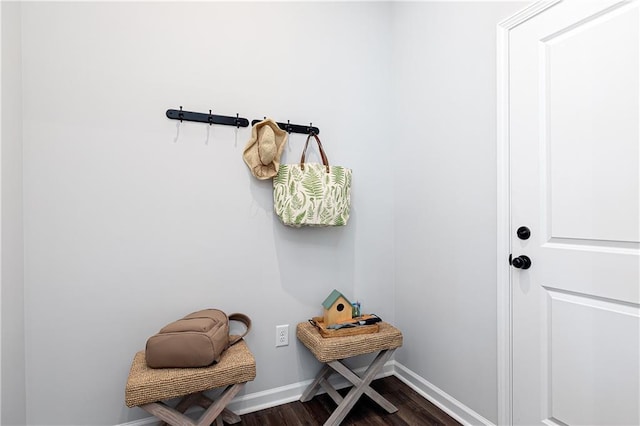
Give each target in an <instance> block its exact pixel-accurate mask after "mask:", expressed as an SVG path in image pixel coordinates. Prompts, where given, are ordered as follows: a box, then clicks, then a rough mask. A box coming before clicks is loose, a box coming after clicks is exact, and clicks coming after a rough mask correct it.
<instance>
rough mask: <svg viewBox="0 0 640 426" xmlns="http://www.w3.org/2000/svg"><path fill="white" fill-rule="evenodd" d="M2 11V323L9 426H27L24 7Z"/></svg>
mask: <svg viewBox="0 0 640 426" xmlns="http://www.w3.org/2000/svg"><path fill="white" fill-rule="evenodd" d="M0 8H2V144H1V146H0V149H1V153H0V157H1V158H2V162H1V163H0V172H1V174H0V182H1V183H2V184H1V187H0V194H1V195H2V200H1V204H2V209H1V211H0V217H1V222H0V230H1V235H2V237H1V248H0V252H1V253H2V256H1V258H0V266H1V267H0V270H1V271H2V273H1V275H0V303H1V304H2V306H1V307H0V311H1V313H2V319H1V321H0V323H1V324H2V328H1V330H0V335H1V336H2V356H1V358H0V359H1V360H2V363H1V365H0V377H2V390H1V393H0V394H1V395H2V398H1V400H0V407H1V412H2V416H1V418H0V423H1V424H3V425H7V426H9V425H24V424H25V422H26V397H25V340H24V336H25V334H24V331H25V329H24V275H23V263H24V262H23V260H24V258H23V235H22V84H21V48H20V47H21V43H20V37H21V19H20V9H21V5H20V3H17V2H1V3H0Z"/></svg>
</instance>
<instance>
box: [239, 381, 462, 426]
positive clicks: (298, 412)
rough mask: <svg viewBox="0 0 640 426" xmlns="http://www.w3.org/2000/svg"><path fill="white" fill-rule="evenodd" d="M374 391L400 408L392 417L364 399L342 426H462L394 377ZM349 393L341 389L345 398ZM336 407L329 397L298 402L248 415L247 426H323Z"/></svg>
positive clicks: (380, 383) (360, 400)
mask: <svg viewBox="0 0 640 426" xmlns="http://www.w3.org/2000/svg"><path fill="white" fill-rule="evenodd" d="M371 387H372V388H373V389H375V390H376V391H377V392H378V393H380V395H382V396H383V397H385V398H386V399H388V400H389V402H391V403H392V404H393V405H395V406H396V407H398V411H397V412H396V413H393V414H389V413H387V412H386V411H385V410H384V409H383V408H382V407H380V406H379V405H378V404H376V403H375V402H373V401H372V400H371V399H369V397H367V396H366V395H363V396H362V397H361V398H360V399H359V400H358V402H357V403H356V405H355V406H354V407H353V409H352V410H351V411H350V412H349V414H348V415H347V417H346V418H345V419H344V421H343V422H342V426H460V423H458V422H457V421H456V420H455V419H453V418H451V417H450V416H449V415H447V414H446V413H445V412H444V411H442V410H440V409H439V408H438V407H436V406H435V405H434V404H432V403H431V402H429V401H427V400H426V399H424V398H423V397H422V396H420V394H418V393H417V392H416V391H414V390H413V389H411V388H410V387H409V386H407V385H406V384H405V383H403V382H402V381H401V380H400V379H398V378H397V377H394V376H389V377H385V378H382V379H378V380H374V381H373V382H372V383H371ZM348 391H349V389H348V388H347V389H341V390H340V391H339V393H340V394H341V395H342V396H344V395H346V394H347V392H348ZM335 408H336V404H335V402H334V401H333V400H332V399H331V398H330V397H329V395H327V394H322V395H317V396H315V397H314V398H313V399H311V400H310V401H307V402H304V403H303V402H300V401H295V402H291V403H288V404H283V405H280V406H277V407H272V408H267V409H265V410H260V411H256V412H253V413H249V414H245V415H244V416H241V417H242V422H243V423H242V424H243V425H246V426H322V424H323V423H324V422H325V421H326V420H327V419H328V418H329V416H331V413H332V412H333V410H335Z"/></svg>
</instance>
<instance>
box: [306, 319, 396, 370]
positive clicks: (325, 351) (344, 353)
mask: <svg viewBox="0 0 640 426" xmlns="http://www.w3.org/2000/svg"><path fill="white" fill-rule="evenodd" d="M378 325H379V326H380V329H379V331H378V332H377V333H370V334H358V335H355V336H345V337H322V335H321V334H320V332H319V331H318V329H317V328H315V327H314V326H313V325H311V324H310V323H309V322H301V323H300V324H298V327H297V329H296V335H297V336H298V339H299V340H300V341H301V342H302V343H304V345H305V346H306V347H307V348H309V350H310V351H311V353H313V355H314V356H315V357H316V358H317V359H318V361H320V362H329V361H335V360H338V359H344V358H350V357H352V356H356V355H363V354H368V353H371V352H378V351H382V350H385V349H395V348H399V347H400V346H402V333H401V332H400V330H398V329H397V328H395V327H394V326H392V325H391V324H389V323H386V322H380V323H378Z"/></svg>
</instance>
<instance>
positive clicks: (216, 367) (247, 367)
mask: <svg viewBox="0 0 640 426" xmlns="http://www.w3.org/2000/svg"><path fill="white" fill-rule="evenodd" d="M255 377H256V360H255V359H254V358H253V354H252V353H251V351H250V350H249V348H248V347H247V344H246V343H245V341H244V340H240V341H239V342H238V343H236V344H235V345H233V346H231V347H230V348H229V349H227V350H226V351H224V352H223V353H222V356H221V358H220V362H218V363H217V364H213V365H212V366H209V367H203V368H149V367H148V366H147V363H146V361H145V358H144V351H140V352H138V353H137V354H136V355H135V357H134V358H133V364H131V371H130V372H129V379H128V380H127V386H126V389H125V403H126V404H127V407H135V406H138V405H143V404H147V403H150V402H155V401H161V400H163V399H169V398H175V397H177V396H182V395H188V394H191V393H196V392H201V391H205V390H209V389H213V388H219V387H223V386H228V385H232V384H235V383H245V382H249V381H252V380H253V379H255Z"/></svg>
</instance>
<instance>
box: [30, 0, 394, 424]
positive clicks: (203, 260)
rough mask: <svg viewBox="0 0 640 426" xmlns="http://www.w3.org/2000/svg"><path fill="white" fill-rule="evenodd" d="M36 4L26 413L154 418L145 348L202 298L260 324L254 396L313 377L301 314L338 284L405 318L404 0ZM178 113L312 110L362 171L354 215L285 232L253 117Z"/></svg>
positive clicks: (51, 418) (37, 419) (334, 144)
mask: <svg viewBox="0 0 640 426" xmlns="http://www.w3.org/2000/svg"><path fill="white" fill-rule="evenodd" d="M22 7H23V40H22V43H23V45H22V49H23V87H24V110H23V111H24V116H23V119H24V204H25V206H24V227H25V234H24V240H25V253H26V268H25V293H26V294H25V297H26V300H25V310H26V323H25V325H26V329H27V330H28V332H27V336H26V359H27V378H26V383H27V401H28V404H27V420H28V423H29V424H33V425H36V424H48V425H62V424H64V425H68V424H76V425H79V424H82V425H105V424H118V423H124V422H127V421H131V420H134V419H137V418H140V417H144V416H146V413H144V412H142V411H141V410H139V409H134V410H131V409H128V408H126V407H125V406H124V403H123V392H124V385H125V381H126V378H127V374H128V370H129V366H130V362H131V359H132V357H133V355H134V353H135V352H136V351H137V350H140V349H142V348H143V347H144V344H145V341H146V339H147V338H148V337H149V336H150V335H152V334H153V333H155V332H156V331H157V330H158V329H159V328H160V327H161V326H162V325H164V324H165V323H167V322H169V321H172V320H174V319H176V318H178V317H180V316H182V315H185V314H187V313H189V312H191V311H193V310H196V309H200V308H205V307H218V308H221V309H223V310H226V311H227V312H233V311H242V312H245V313H247V314H248V315H249V316H251V317H252V318H253V319H254V329H253V330H252V332H251V334H250V335H249V336H248V338H247V340H248V344H249V346H250V347H251V349H252V351H253V352H254V354H255V357H256V360H257V370H258V376H257V378H256V380H255V381H254V382H252V383H250V384H249V385H248V386H247V387H246V388H245V392H246V393H251V392H257V391H262V390H267V389H272V388H275V387H278V386H283V385H287V384H291V383H295V382H299V381H302V380H306V379H309V378H311V377H312V376H313V374H314V373H315V372H316V370H317V368H318V364H317V362H316V361H315V359H313V358H312V356H311V355H310V354H309V353H308V351H306V349H304V348H301V346H300V344H298V343H297V341H296V339H295V334H294V333H295V324H296V323H298V322H300V321H306V320H307V319H308V318H309V317H310V316H312V315H316V314H319V313H320V312H321V305H320V303H321V302H322V300H324V298H325V297H326V296H327V295H328V294H329V293H330V292H331V290H332V289H334V288H337V289H339V290H341V291H342V292H343V293H345V295H347V296H348V297H351V298H353V299H360V300H361V301H362V302H363V307H364V309H366V310H367V311H370V312H376V313H378V314H380V315H381V316H382V317H383V318H385V319H388V320H390V321H393V318H394V305H393V285H392V280H393V253H392V246H391V244H390V243H391V241H392V231H393V229H392V228H393V216H392V209H393V202H392V200H393V199H392V196H391V195H390V194H391V193H392V191H393V185H392V172H391V170H392V169H391V167H392V165H390V164H388V163H387V162H386V161H385V159H386V158H388V155H389V152H390V149H391V145H390V144H389V134H390V130H389V127H388V126H387V125H385V124H384V123H383V122H381V121H382V119H383V118H384V117H386V116H388V115H389V113H390V109H389V108H390V103H391V102H390V93H389V85H388V82H389V80H390V74H389V72H390V69H389V66H388V59H389V55H390V53H389V49H390V45H391V40H390V38H389V29H390V20H389V19H388V16H389V9H390V4H388V3H379V4H371V3H326V4H324V3H268V4H267V3H215V2H213V3H176V2H174V3H125V2H122V3H111V2H109V3H95V2H84V3H82V2H68V3H45V2H43V3H24V4H23V6H22ZM180 105H182V106H183V107H184V109H185V110H192V111H208V110H209V109H212V110H213V112H214V113H218V114H225V115H235V114H236V112H238V113H240V115H241V116H244V117H247V118H249V119H255V118H262V117H263V116H264V115H266V116H272V117H274V118H276V119H278V120H280V121H285V122H286V120H290V121H291V122H292V123H300V124H306V123H309V122H310V121H312V122H313V124H314V125H316V126H318V127H320V130H321V133H320V136H321V138H322V141H323V144H324V146H325V148H326V150H327V154H328V156H329V160H330V161H331V162H332V163H334V164H343V165H347V166H350V167H352V168H353V171H354V178H353V192H352V202H353V205H354V209H353V212H352V218H351V221H350V223H349V224H348V226H346V227H344V228H335V229H328V228H327V229H290V228H286V227H284V226H282V225H281V224H280V223H279V222H278V219H277V218H276V217H275V216H274V214H273V213H272V186H271V182H270V181H266V182H265V181H258V180H256V179H254V178H252V177H251V175H250V174H249V171H248V169H247V167H246V165H245V164H244V162H243V161H242V150H243V147H244V144H245V142H246V141H247V139H248V138H249V135H250V130H249V128H246V129H241V130H240V131H239V134H238V138H237V142H236V141H235V130H234V128H231V127H224V126H213V127H211V128H210V127H209V126H207V125H205V124H202V123H183V124H182V125H180V126H179V127H178V122H177V121H173V120H169V119H167V118H166V117H165V115H164V114H165V111H166V109H168V108H178V107H179V106H180ZM207 135H208V136H207ZM176 137H177V140H175V139H176ZM207 137H208V140H207ZM304 140H305V137H304V136H302V135H293V136H292V137H291V141H290V149H289V148H287V149H286V150H285V159H284V161H289V162H297V161H299V155H300V153H301V149H302V146H303V144H304ZM317 158H318V157H317V155H316V152H315V151H313V153H312V154H311V159H312V160H314V161H317ZM385 165H387V166H389V167H388V168H386V167H384V166H385ZM277 324H290V325H291V332H290V333H291V334H290V342H291V344H290V346H288V347H285V348H278V349H276V348H275V325H277Z"/></svg>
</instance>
